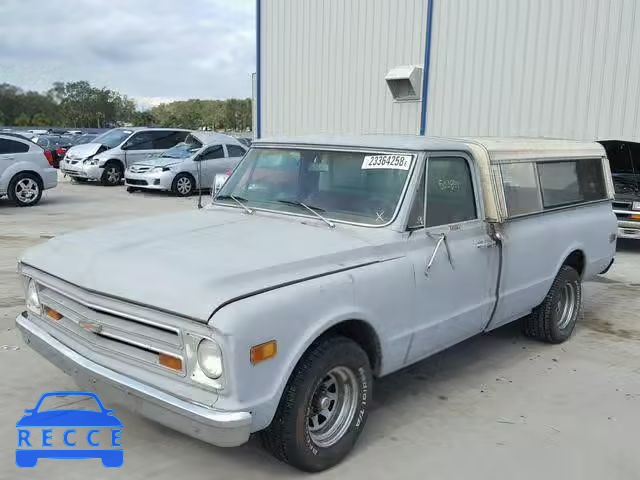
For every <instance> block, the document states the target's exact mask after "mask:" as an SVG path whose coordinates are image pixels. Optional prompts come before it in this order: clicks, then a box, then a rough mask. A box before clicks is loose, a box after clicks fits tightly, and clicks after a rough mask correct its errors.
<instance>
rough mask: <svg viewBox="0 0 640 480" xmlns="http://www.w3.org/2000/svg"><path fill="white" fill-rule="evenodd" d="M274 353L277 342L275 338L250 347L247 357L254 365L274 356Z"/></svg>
mask: <svg viewBox="0 0 640 480" xmlns="http://www.w3.org/2000/svg"><path fill="white" fill-rule="evenodd" d="M276 353H278V343H277V342H276V341H275V340H271V341H269V342H266V343H261V344H260V345H254V346H253V347H251V352H250V354H249V357H250V359H251V363H252V364H254V365H255V364H256V363H260V362H264V361H265V360H269V359H270V358H272V357H275V356H276Z"/></svg>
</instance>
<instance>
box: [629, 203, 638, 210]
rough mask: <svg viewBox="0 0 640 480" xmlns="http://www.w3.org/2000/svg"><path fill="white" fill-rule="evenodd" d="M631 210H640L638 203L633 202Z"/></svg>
mask: <svg viewBox="0 0 640 480" xmlns="http://www.w3.org/2000/svg"><path fill="white" fill-rule="evenodd" d="M631 210H640V202H633V204H632V205H631Z"/></svg>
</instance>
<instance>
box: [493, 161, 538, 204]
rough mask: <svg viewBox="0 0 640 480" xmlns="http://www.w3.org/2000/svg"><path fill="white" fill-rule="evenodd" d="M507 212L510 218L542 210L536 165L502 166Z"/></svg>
mask: <svg viewBox="0 0 640 480" xmlns="http://www.w3.org/2000/svg"><path fill="white" fill-rule="evenodd" d="M500 172H501V173H502V183H503V187H504V196H505V201H506V203H507V212H508V214H509V216H510V217H515V216H518V215H526V214H528V213H536V212H539V211H541V210H542V197H541V196H540V189H539V187H538V181H537V179H536V169H535V164H533V163H530V162H527V163H506V164H503V165H501V166H500Z"/></svg>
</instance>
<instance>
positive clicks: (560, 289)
mask: <svg viewBox="0 0 640 480" xmlns="http://www.w3.org/2000/svg"><path fill="white" fill-rule="evenodd" d="M581 310H582V283H581V281H580V274H579V273H578V272H577V271H576V270H575V269H574V268H572V267H570V266H568V265H563V266H562V267H561V268H560V271H559V272H558V275H557V276H556V278H555V280H554V281H553V284H552V285H551V289H550V290H549V293H547V296H546V297H545V299H544V301H543V302H542V303H541V304H540V305H539V306H538V307H536V308H535V309H534V310H533V312H532V313H531V315H529V316H528V317H527V318H525V319H524V325H523V330H524V333H525V335H527V336H528V337H532V338H536V339H538V340H542V341H544V342H547V343H562V342H564V341H565V340H567V339H568V338H569V337H570V336H571V333H572V332H573V329H574V328H575V326H576V322H577V321H578V318H580V315H581Z"/></svg>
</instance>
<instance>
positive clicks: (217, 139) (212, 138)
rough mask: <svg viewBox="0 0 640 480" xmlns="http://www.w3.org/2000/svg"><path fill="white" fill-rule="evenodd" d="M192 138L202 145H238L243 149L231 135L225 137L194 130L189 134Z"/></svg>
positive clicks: (207, 131)
mask: <svg viewBox="0 0 640 480" xmlns="http://www.w3.org/2000/svg"><path fill="white" fill-rule="evenodd" d="M190 133H191V135H192V136H194V137H195V138H197V139H198V140H200V141H201V142H202V144H203V145H211V144H218V143H226V144H229V145H240V146H241V147H243V148H245V147H244V145H242V144H241V143H240V142H239V141H238V140H236V139H235V138H234V137H232V136H231V135H225V134H223V133H218V132H212V131H209V130H194V131H192V132H190Z"/></svg>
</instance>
